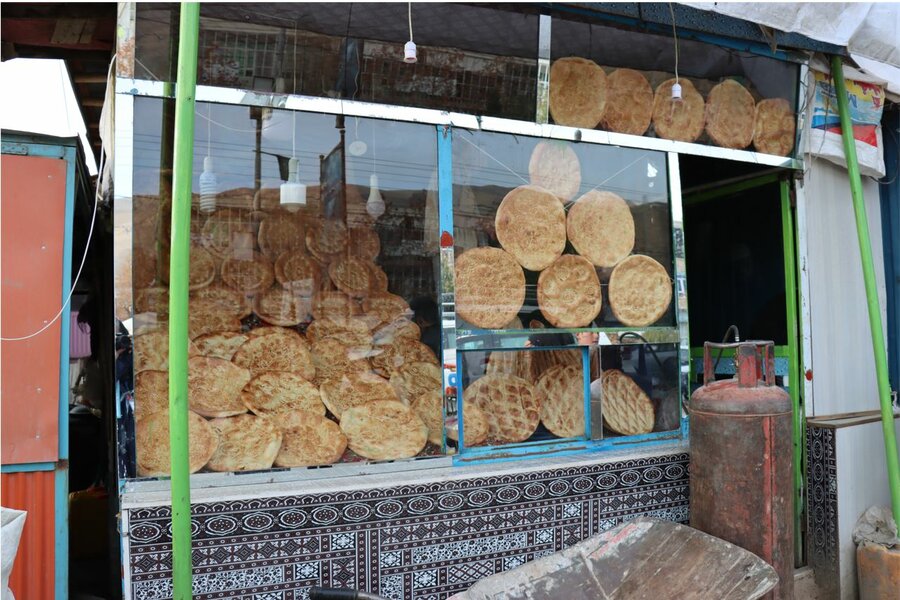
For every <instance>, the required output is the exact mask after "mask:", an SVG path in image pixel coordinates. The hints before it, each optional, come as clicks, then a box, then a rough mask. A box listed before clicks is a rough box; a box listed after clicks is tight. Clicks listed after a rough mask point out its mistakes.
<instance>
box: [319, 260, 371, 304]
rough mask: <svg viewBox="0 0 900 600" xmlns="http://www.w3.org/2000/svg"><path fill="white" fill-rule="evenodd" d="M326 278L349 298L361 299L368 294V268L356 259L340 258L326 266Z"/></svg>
mask: <svg viewBox="0 0 900 600" xmlns="http://www.w3.org/2000/svg"><path fill="white" fill-rule="evenodd" d="M328 276H329V277H330V278H331V282H332V283H334V285H335V287H337V289H339V290H341V291H342V292H344V293H345V294H347V295H348V296H350V297H351V298H362V297H364V296H366V295H367V294H368V293H369V287H370V285H371V279H370V276H369V266H368V264H367V263H365V262H364V261H362V260H360V259H358V258H353V257H352V256H342V257H341V258H339V259H337V260H335V261H334V262H332V263H331V264H330V265H328Z"/></svg>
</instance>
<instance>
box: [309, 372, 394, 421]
mask: <svg viewBox="0 0 900 600" xmlns="http://www.w3.org/2000/svg"><path fill="white" fill-rule="evenodd" d="M319 391H320V392H321V394H322V401H323V402H324V403H325V406H326V407H328V410H329V411H331V414H333V415H334V416H335V417H337V419H338V421H340V420H341V419H342V418H343V415H344V411H346V410H348V409H349V408H352V407H354V406H359V405H361V404H367V403H369V402H378V401H392V402H396V403H397V404H400V398H399V397H398V396H397V392H396V391H395V390H394V388H393V387H391V384H390V383H388V380H387V379H384V378H383V377H379V376H378V375H375V374H374V373H344V374H343V375H340V376H338V377H336V378H334V379H329V380H328V381H325V382H324V383H322V385H321V386H320V388H319Z"/></svg>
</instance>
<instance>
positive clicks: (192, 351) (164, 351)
mask: <svg viewBox="0 0 900 600" xmlns="http://www.w3.org/2000/svg"><path fill="white" fill-rule="evenodd" d="M199 354H200V353H199V352H198V351H197V347H196V346H195V345H194V344H193V342H191V341H190V340H188V356H189V357H190V356H197V355H199ZM168 370H169V331H168V329H157V330H151V331H145V332H135V334H134V372H135V373H139V372H141V371H168Z"/></svg>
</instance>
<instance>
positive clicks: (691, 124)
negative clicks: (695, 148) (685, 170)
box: [653, 77, 706, 142]
mask: <svg viewBox="0 0 900 600" xmlns="http://www.w3.org/2000/svg"><path fill="white" fill-rule="evenodd" d="M674 83H675V80H674V79H667V80H666V81H663V82H662V83H661V84H659V85H658V86H656V94H655V95H654V97H653V129H654V130H655V131H656V136H657V137H661V138H663V139H667V140H678V141H681V142H696V141H697V138H699V137H700V134H701V133H703V124H704V123H705V119H706V117H705V111H706V109H705V105H704V103H703V96H701V95H700V92H698V91H697V89H696V88H695V87H694V84H693V83H691V82H690V81H689V80H687V79H684V78H683V77H681V78H679V79H678V83H679V85H681V100H673V99H672V85H673V84H674Z"/></svg>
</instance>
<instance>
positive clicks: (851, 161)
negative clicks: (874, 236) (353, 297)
mask: <svg viewBox="0 0 900 600" xmlns="http://www.w3.org/2000/svg"><path fill="white" fill-rule="evenodd" d="M831 75H832V77H833V78H834V89H835V93H836V94H837V103H838V112H839V114H840V117H841V137H842V138H843V140H844V154H845V155H846V157H847V175H848V176H849V177H850V193H851V196H852V197H853V212H854V213H855V214H856V235H857V237H858V238H859V254H860V257H861V258H862V270H863V281H864V282H865V285H866V304H868V307H869V328H870V329H871V332H872V348H873V350H874V351H875V377H876V379H877V380H878V398H879V400H880V402H881V425H882V430H883V431H884V453H885V462H886V466H887V474H888V485H889V486H890V488H891V509H892V510H893V513H894V521H896V522H897V523H900V458H898V455H897V437H896V435H895V433H894V413H893V409H892V406H891V386H890V383H889V382H888V368H887V352H886V351H885V348H884V333H883V329H882V327H881V307H880V306H879V304H878V292H877V290H876V289H875V266H874V264H873V262H872V243H871V242H870V241H869V222H868V218H867V217H866V205H865V203H864V200H863V190H862V179H860V176H859V163H858V162H857V160H856V143H855V142H854V140H853V122H852V121H851V119H850V106H849V101H848V100H847V86H846V84H845V83H844V67H843V64H841V57H840V56H832V57H831Z"/></svg>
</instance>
